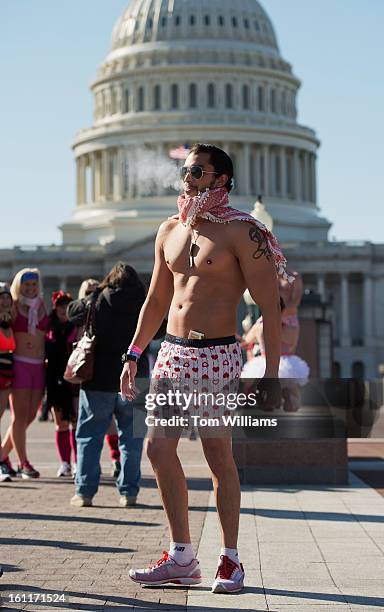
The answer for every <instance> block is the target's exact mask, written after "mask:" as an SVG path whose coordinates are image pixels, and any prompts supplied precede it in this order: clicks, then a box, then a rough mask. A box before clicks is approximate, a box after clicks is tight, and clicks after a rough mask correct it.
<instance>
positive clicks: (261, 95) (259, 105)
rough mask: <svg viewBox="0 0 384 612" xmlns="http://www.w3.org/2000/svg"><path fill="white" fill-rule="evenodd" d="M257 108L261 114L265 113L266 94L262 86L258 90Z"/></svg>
mask: <svg viewBox="0 0 384 612" xmlns="http://www.w3.org/2000/svg"><path fill="white" fill-rule="evenodd" d="M257 108H258V110H259V111H260V112H264V111H265V94H264V87H263V86H262V85H259V87H258V88H257Z"/></svg>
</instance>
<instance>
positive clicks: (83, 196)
mask: <svg viewBox="0 0 384 612" xmlns="http://www.w3.org/2000/svg"><path fill="white" fill-rule="evenodd" d="M86 203H87V176H86V163H85V156H84V155H82V156H81V157H80V204H86Z"/></svg>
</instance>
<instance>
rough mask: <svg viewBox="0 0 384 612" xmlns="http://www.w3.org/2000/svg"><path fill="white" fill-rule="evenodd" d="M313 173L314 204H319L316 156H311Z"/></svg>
mask: <svg viewBox="0 0 384 612" xmlns="http://www.w3.org/2000/svg"><path fill="white" fill-rule="evenodd" d="M311 161H312V163H311V172H312V202H314V204H316V202H317V186H316V155H315V154H312V155H311Z"/></svg>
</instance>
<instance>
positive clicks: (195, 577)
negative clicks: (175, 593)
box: [129, 551, 201, 586]
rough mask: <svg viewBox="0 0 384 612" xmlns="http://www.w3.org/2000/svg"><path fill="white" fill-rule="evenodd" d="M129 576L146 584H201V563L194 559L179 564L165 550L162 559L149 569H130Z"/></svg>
mask: <svg viewBox="0 0 384 612" xmlns="http://www.w3.org/2000/svg"><path fill="white" fill-rule="evenodd" d="M129 577H130V578H131V580H133V581H134V582H139V583H140V584H145V585H153V586H156V585H161V584H200V582H201V573H200V564H199V562H198V560H197V559H192V561H191V562H190V563H189V564H188V565H179V564H178V563H176V561H175V560H174V559H173V558H172V557H170V556H169V555H168V553H167V552H165V551H163V556H162V558H161V559H159V560H158V561H157V563H155V565H151V566H150V567H148V568H147V569H139V570H133V569H131V570H129Z"/></svg>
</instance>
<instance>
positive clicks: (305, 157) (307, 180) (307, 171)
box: [304, 151, 311, 201]
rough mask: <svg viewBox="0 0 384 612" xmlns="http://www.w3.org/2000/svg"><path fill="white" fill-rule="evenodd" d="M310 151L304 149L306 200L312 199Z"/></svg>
mask: <svg viewBox="0 0 384 612" xmlns="http://www.w3.org/2000/svg"><path fill="white" fill-rule="evenodd" d="M310 199H311V198H310V182H309V153H308V151H304V200H305V201H308V200H310Z"/></svg>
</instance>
